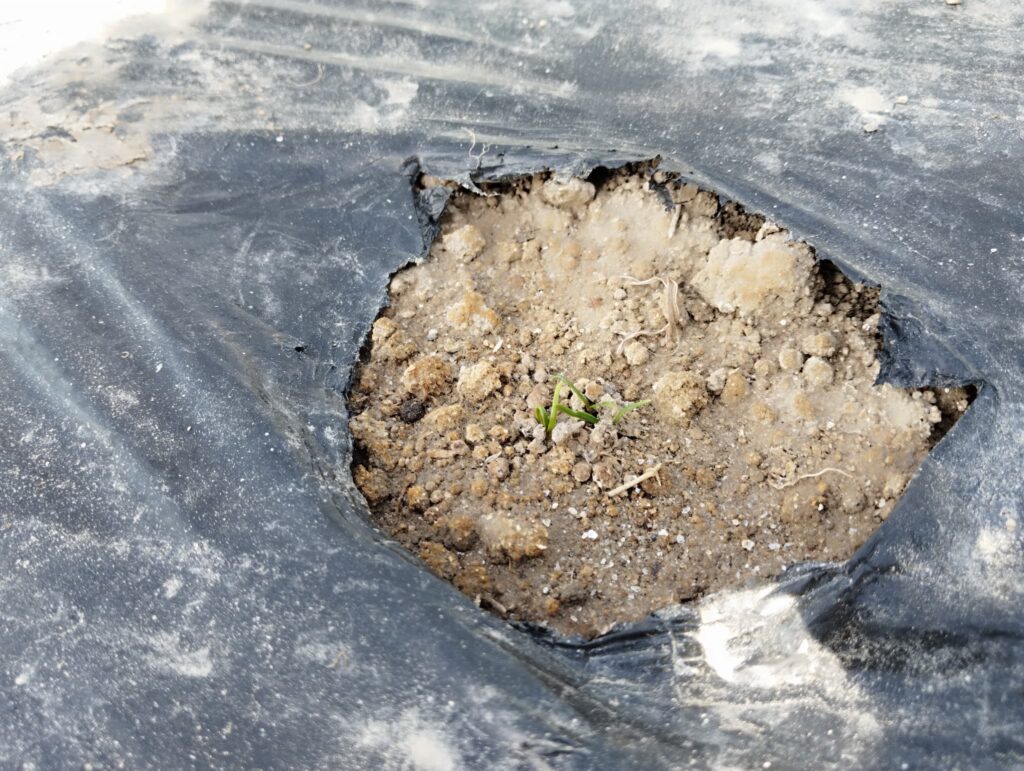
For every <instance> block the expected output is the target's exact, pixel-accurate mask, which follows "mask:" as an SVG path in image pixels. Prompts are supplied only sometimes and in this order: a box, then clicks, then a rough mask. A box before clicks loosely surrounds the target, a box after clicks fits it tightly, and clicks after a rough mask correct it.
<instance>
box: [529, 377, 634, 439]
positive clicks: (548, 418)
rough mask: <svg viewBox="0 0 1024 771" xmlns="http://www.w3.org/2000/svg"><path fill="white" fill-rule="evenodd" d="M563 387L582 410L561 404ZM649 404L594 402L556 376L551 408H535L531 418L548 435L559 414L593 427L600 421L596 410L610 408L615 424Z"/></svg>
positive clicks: (566, 379) (569, 381)
mask: <svg viewBox="0 0 1024 771" xmlns="http://www.w3.org/2000/svg"><path fill="white" fill-rule="evenodd" d="M563 386H565V387H567V388H568V389H569V390H570V391H572V392H573V393H574V394H575V395H576V396H577V397H579V400H580V402H582V403H583V409H582V410H574V409H572V408H571V407H569V406H568V405H566V404H563V403H562V387H563ZM650 403H651V401H650V399H643V400H641V401H638V402H626V403H625V404H621V405H620V404H616V403H615V402H612V401H605V402H594V401H593V400H591V399H589V398H587V396H586V394H584V393H583V392H582V391H581V390H580V389H579V388H577V387H576V385H575V384H574V383H573V382H572V381H571V380H569V379H568V378H567V377H566V376H565V375H557V376H556V383H555V390H554V393H553V394H552V396H551V406H550V407H549V408H547V409H545V408H544V407H537V408H536V409H535V410H534V411H533V417H534V419H535V420H536V421H537V422H538V423H539V424H540V425H542V426H544V430H545V431H546V432H547V433H548V434H550V433H551V432H552V431H554V430H555V425H556V424H557V423H558V416H559V414H563V415H568V416H569V417H571V418H576V419H577V420H582V421H583V422H584V423H589V424H590V425H592V426H593V425H596V424H597V423H598V422H599V421H600V418H599V417H598V416H597V414H596V413H597V410H598V409H601V408H606V407H610V408H612V409H614V410H615V414H614V415H613V416H612V423H613V424H615V423H618V422H619V421H620V420H622V418H624V417H625V416H626V415H628V414H629V413H630V412H632V411H633V410H638V409H640V408H641V407H643V406H645V405H647V404H650Z"/></svg>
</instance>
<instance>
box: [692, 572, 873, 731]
mask: <svg viewBox="0 0 1024 771" xmlns="http://www.w3.org/2000/svg"><path fill="white" fill-rule="evenodd" d="M698 613H699V619H700V625H699V628H698V630H697V632H696V633H695V635H694V637H695V638H696V640H697V641H698V642H699V643H700V645H701V647H702V648H703V654H704V663H705V664H706V666H707V667H708V668H710V670H711V671H712V673H713V674H714V675H717V677H718V678H719V679H720V681H721V685H722V686H723V687H724V689H725V693H724V694H722V695H720V696H719V697H716V698H713V699H710V700H709V704H708V706H709V708H711V709H712V710H713V711H714V712H715V713H716V715H717V717H718V718H719V719H720V720H721V721H722V723H723V725H724V726H726V727H729V726H732V727H735V728H740V727H742V726H744V725H749V721H750V720H751V715H752V714H754V713H756V714H757V720H758V721H767V722H768V723H769V724H779V723H782V722H783V721H785V720H789V719H792V718H793V717H794V715H795V713H796V712H797V711H800V710H805V709H807V708H809V707H810V708H814V706H815V705H818V706H820V707H822V708H823V709H825V708H827V710H828V712H829V713H830V714H833V715H835V716H836V718H837V721H839V722H841V723H842V726H841V727H842V729H843V731H844V732H846V733H851V734H856V736H857V737H858V740H859V741H860V742H861V743H862V744H863V746H865V747H868V746H870V743H871V742H874V741H877V740H879V739H880V738H881V734H882V726H881V724H880V723H879V720H878V719H877V718H876V716H875V715H874V714H873V713H872V711H871V709H870V705H869V703H868V700H867V699H866V697H865V696H864V694H863V693H862V692H861V690H860V688H859V687H858V685H857V683H856V682H854V681H853V680H852V679H851V677H850V676H849V675H848V674H847V672H846V670H845V669H844V667H843V665H842V662H841V661H840V660H839V659H838V658H837V656H836V655H835V654H834V653H833V652H832V651H831V650H829V649H828V648H827V647H825V646H824V645H822V644H821V643H820V642H819V641H818V640H816V639H815V638H814V637H813V636H812V635H811V634H809V633H808V631H807V629H806V627H805V625H804V623H803V619H802V618H801V616H800V612H799V608H798V606H797V600H796V598H795V597H793V596H792V595H788V594H782V593H776V590H775V588H774V587H772V586H767V587H760V588H756V589H745V590H741V591H736V592H721V593H718V594H715V595H712V596H710V597H708V598H707V599H706V600H705V601H704V602H702V603H701V604H700V606H699V611H698ZM682 663H683V664H684V669H688V666H689V665H692V663H693V662H692V661H691V662H682ZM681 682H684V683H685V682H690V681H689V680H684V681H681ZM683 687H685V685H684V686H683ZM745 696H746V697H749V699H748V698H745ZM768 696H770V698H766V697H768ZM680 698H681V699H683V700H684V701H692V696H691V695H689V694H680ZM839 727H840V726H838V725H837V728H839Z"/></svg>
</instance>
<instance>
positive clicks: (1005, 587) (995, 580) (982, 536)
mask: <svg viewBox="0 0 1024 771" xmlns="http://www.w3.org/2000/svg"><path fill="white" fill-rule="evenodd" d="M1000 518H1001V520H1002V525H1001V526H1000V525H999V524H998V523H997V524H991V525H986V526H984V527H982V528H981V529H980V530H979V531H978V535H977V538H976V539H975V541H974V553H973V555H965V558H964V559H963V560H962V561H959V564H962V565H966V566H967V568H966V570H965V576H964V579H965V581H966V582H967V583H968V584H969V587H965V586H963V585H961V586H959V587H958V591H959V592H960V593H961V594H962V595H963V596H974V597H986V598H989V599H990V600H992V601H994V602H996V603H998V604H1000V605H1005V606H1008V607H1012V606H1013V605H1014V604H1015V603H1017V602H1019V599H1020V592H1021V589H1020V576H1021V574H1022V573H1024V551H1022V550H1021V543H1020V533H1019V532H1018V530H1019V524H1018V522H1017V518H1016V515H1015V514H1014V513H1013V512H1012V511H1010V510H1005V511H1003V512H1002V514H1001V517H1000Z"/></svg>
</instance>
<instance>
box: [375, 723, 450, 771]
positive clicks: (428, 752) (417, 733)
mask: <svg viewBox="0 0 1024 771" xmlns="http://www.w3.org/2000/svg"><path fill="white" fill-rule="evenodd" d="M356 745H357V746H358V747H360V748H362V749H364V750H370V751H371V752H373V754H374V755H375V756H376V758H377V759H378V764H379V766H378V767H381V768H384V769H399V768H402V769H411V770H412V771H458V770H459V769H464V768H468V766H466V764H465V763H464V762H463V760H462V757H461V754H460V753H459V751H458V748H457V747H456V745H455V743H454V742H453V740H452V738H451V737H450V736H448V735H447V730H446V728H445V726H444V725H443V724H439V723H433V722H431V721H428V720H427V719H426V718H424V717H423V715H422V714H421V713H420V711H419V710H418V709H416V708H411V709H408V710H406V711H404V712H402V713H401V715H399V716H398V717H397V718H395V719H393V720H380V719H372V720H368V721H366V722H365V723H363V725H362V727H361V728H360V730H359V732H358V734H357V736H356Z"/></svg>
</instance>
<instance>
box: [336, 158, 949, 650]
mask: <svg viewBox="0 0 1024 771" xmlns="http://www.w3.org/2000/svg"><path fill="white" fill-rule="evenodd" d="M425 184H428V185H429V184H441V183H440V182H439V181H435V180H429V179H428V180H426V181H425ZM487 192H489V193H490V195H486V196H479V195H472V194H468V193H461V192H460V193H456V194H455V195H454V196H453V199H452V201H451V203H450V205H449V208H448V212H447V213H446V215H445V221H444V223H443V229H442V235H441V237H440V238H439V239H438V240H437V242H436V243H435V244H434V246H433V248H432V250H431V253H430V256H429V258H428V259H427V260H425V261H424V262H423V263H422V264H419V265H415V266H413V267H410V268H408V269H406V270H403V271H401V272H400V273H398V274H397V275H396V276H395V277H394V279H393V280H392V282H391V292H390V294H391V298H390V299H391V305H390V307H389V308H387V309H386V310H385V311H384V312H383V313H382V314H381V316H380V318H378V319H377V321H376V322H375V324H374V326H373V331H372V335H371V340H370V341H369V345H368V350H367V354H366V357H365V361H364V362H363V363H362V364H361V365H360V367H359V370H358V372H357V375H356V380H355V384H354V386H353V389H352V392H351V395H350V409H351V411H352V413H353V418H352V421H351V428H352V434H353V436H354V438H355V440H356V447H357V450H356V461H355V463H354V465H353V474H354V478H355V481H356V484H357V485H358V487H359V489H360V490H361V491H362V493H363V495H364V496H365V497H366V500H367V502H368V503H369V505H370V509H371V511H372V513H373V516H374V517H375V519H376V521H377V522H378V523H379V525H380V526H381V527H382V528H383V529H384V530H385V531H386V532H387V533H389V534H390V535H392V536H393V537H394V538H396V539H397V540H398V541H399V542H400V543H402V544H403V545H404V546H405V547H406V548H408V549H409V550H410V551H412V552H414V553H415V554H417V555H419V556H420V558H422V559H423V561H424V562H425V563H426V564H427V565H428V566H429V567H430V569H431V570H433V571H434V572H435V573H437V574H438V575H440V576H443V577H444V578H446V579H448V580H450V581H452V582H453V583H454V584H455V586H457V587H458V588H459V589H460V590H461V591H463V592H464V593H465V594H467V595H469V596H470V597H472V598H473V599H474V600H476V601H477V602H478V603H479V604H480V605H481V606H483V607H486V608H488V609H490V610H493V611H495V612H497V613H499V614H500V615H502V616H503V617H505V618H508V619H510V620H529V621H534V622H538V623H544V624H547V625H549V626H550V627H552V628H553V629H555V630H557V631H559V632H562V633H566V634H572V633H578V634H582V635H585V636H593V635H596V634H599V633H601V632H602V631H604V630H606V629H607V628H609V627H610V626H611V625H612V624H613V623H615V622H620V621H627V620H634V619H639V618H642V617H643V616H645V615H646V614H648V613H650V612H651V611H653V610H656V609H658V608H661V607H664V606H666V605H670V604H673V603H676V602H679V601H685V600H688V599H691V598H694V597H697V596H699V595H701V594H703V593H706V592H709V591H713V590H717V589H721V588H724V587H734V586H739V585H746V584H748V583H749V582H752V581H763V580H767V579H769V578H770V577H772V576H775V575H777V574H779V573H780V572H781V571H782V570H783V569H784V568H786V567H787V566H789V565H792V564H794V563H798V562H801V561H806V560H825V561H831V560H843V559H846V558H848V557H849V556H850V555H851V554H852V553H853V552H854V551H855V550H856V549H857V548H858V547H859V546H860V545H861V544H862V543H863V542H864V541H865V539H866V538H867V537H868V536H869V535H870V534H871V532H872V531H873V530H874V529H875V528H876V527H878V525H879V523H880V522H881V521H882V520H884V519H885V518H886V517H887V516H888V514H889V512H890V511H891V509H892V507H893V505H894V503H895V501H896V499H897V498H898V497H899V496H900V494H901V493H902V492H903V490H904V488H905V487H906V485H907V483H908V481H909V480H910V478H911V477H912V476H913V474H914V472H915V471H916V469H917V468H918V466H919V465H920V463H921V461H922V460H923V458H924V457H925V455H926V454H927V452H928V450H929V449H930V447H931V446H933V445H934V443H935V441H937V439H938V437H939V434H940V433H942V431H944V430H945V429H946V428H947V427H948V426H949V425H950V424H951V423H952V422H953V421H954V420H955V418H956V417H958V416H959V415H960V414H961V413H962V412H963V410H964V409H966V406H967V396H966V394H965V393H964V392H963V391H959V390H955V389H938V390H917V391H914V390H902V389H897V388H892V387H890V386H888V385H882V386H874V385H873V382H874V380H875V377H876V375H877V374H878V366H879V365H878V362H877V359H876V349H877V346H878V338H877V331H876V330H877V324H878V318H879V316H878V311H877V296H878V295H877V290H875V289H872V288H868V287H864V286H860V285H856V284H853V283H851V282H850V281H849V280H847V279H846V278H845V277H844V276H843V275H842V274H841V273H839V272H838V271H837V270H835V269H834V268H831V267H830V266H829V265H827V264H818V263H816V262H815V259H814V256H813V252H812V250H811V249H810V247H809V246H807V245H806V244H804V243H800V242H797V241H793V240H791V239H790V237H789V236H788V234H787V233H786V232H785V231H783V230H781V229H780V228H778V227H775V226H774V225H772V224H771V223H770V222H766V221H765V220H764V219H763V218H761V217H758V216H756V215H751V214H748V213H745V212H744V211H743V210H742V209H741V208H740V207H738V206H736V205H734V204H727V205H721V204H720V203H719V200H718V198H717V197H716V196H715V195H714V194H713V193H710V192H707V191H703V190H699V189H698V188H696V187H695V186H693V185H684V184H679V183H675V182H673V181H671V180H666V179H665V178H664V177H663V176H662V175H661V174H660V173H657V172H654V171H653V170H652V169H650V168H648V167H634V168H632V169H629V170H626V171H622V172H618V173H613V174H610V175H608V176H607V177H606V178H605V179H603V180H601V181H600V182H599V184H597V185H595V184H593V183H591V182H589V181H584V180H580V179H571V180H558V179H553V178H549V177H545V176H534V177H529V178H524V179H521V180H519V181H518V182H516V183H514V184H511V185H506V186H502V187H497V188H494V189H492V190H490V191H487ZM667 197H670V200H667ZM561 373H564V374H565V376H566V377H567V378H569V379H571V380H572V381H573V382H574V383H575V385H576V386H577V387H578V388H579V389H580V390H581V391H583V393H584V395H585V396H586V397H588V399H589V400H591V401H592V402H593V403H595V404H598V403H606V406H603V407H593V408H591V411H592V412H593V413H595V417H596V418H598V419H599V422H597V423H596V424H591V423H589V422H586V421H581V420H579V419H576V418H573V417H570V416H568V415H565V414H561V415H560V416H559V417H558V421H557V423H556V425H555V428H554V430H553V431H552V432H551V433H550V434H549V433H548V432H547V431H546V430H545V428H544V427H543V426H541V425H540V424H539V423H538V422H537V420H536V419H535V417H534V414H533V413H534V411H535V408H536V407H537V406H538V405H540V406H546V407H547V406H550V403H551V399H552V395H553V391H554V390H555V385H556V382H557V380H556V376H557V375H558V374H561ZM570 397H571V399H570ZM563 400H564V401H566V402H567V403H568V405H569V406H570V408H574V409H576V410H577V411H584V408H585V407H586V404H585V403H584V402H583V401H582V400H581V399H580V398H579V397H578V396H572V395H571V393H568V392H567V393H565V394H564V395H563ZM639 400H650V403H649V404H647V405H644V406H642V407H639V408H637V409H635V410H633V411H632V412H629V413H628V414H626V415H625V416H624V417H622V418H621V419H620V420H619V421H618V422H617V423H616V422H613V417H614V415H615V413H616V407H615V406H608V405H607V403H614V404H615V405H622V404H624V403H626V402H629V401H639Z"/></svg>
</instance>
